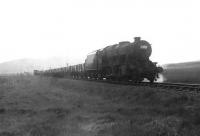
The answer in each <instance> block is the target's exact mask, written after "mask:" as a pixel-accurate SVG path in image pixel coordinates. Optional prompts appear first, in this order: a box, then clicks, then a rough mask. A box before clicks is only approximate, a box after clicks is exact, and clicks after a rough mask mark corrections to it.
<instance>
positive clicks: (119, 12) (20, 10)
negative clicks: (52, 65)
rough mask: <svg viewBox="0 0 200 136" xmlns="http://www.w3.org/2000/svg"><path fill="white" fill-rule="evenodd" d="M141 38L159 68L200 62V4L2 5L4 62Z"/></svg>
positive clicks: (76, 53)
mask: <svg viewBox="0 0 200 136" xmlns="http://www.w3.org/2000/svg"><path fill="white" fill-rule="evenodd" d="M135 36H140V37H141V38H142V39H144V40H147V41H149V42H150V43H151V44H152V48H153V52H152V56H151V59H152V60H153V61H157V62H158V63H160V64H165V63H173V62H183V61H194V60H200V3H199V2H198V0H196V1H193V0H187V1H186V0H1V1H0V62H3V61H7V60H12V59H20V58H47V57H52V56H62V57H66V58H69V59H71V61H77V63H79V62H81V61H84V59H85V58H86V55H87V54H88V53H89V52H91V51H93V50H96V49H99V48H103V47H105V46H107V45H111V44H115V43H118V42H120V41H127V40H129V41H133V37H135Z"/></svg>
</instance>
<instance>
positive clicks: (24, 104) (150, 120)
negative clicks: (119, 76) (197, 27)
mask: <svg viewBox="0 0 200 136" xmlns="http://www.w3.org/2000/svg"><path fill="white" fill-rule="evenodd" d="M199 98H200V96H199V94H193V93H190V94H185V93H176V92H174V91H172V90H164V89H153V88H149V87H133V86H120V85H112V84H103V83H95V82H87V81H73V80H68V79H55V78H39V77H34V76H12V77H7V78H1V79H0V136H65V135H69V136H94V135H96V136H112V135H113V136H125V135H126V136H129V135H130V136H155V135H157V136H179V135H180V136H191V135H193V136H195V135H196V136H197V135H199V134H200V130H199V126H200V103H199V102H200V99H199Z"/></svg>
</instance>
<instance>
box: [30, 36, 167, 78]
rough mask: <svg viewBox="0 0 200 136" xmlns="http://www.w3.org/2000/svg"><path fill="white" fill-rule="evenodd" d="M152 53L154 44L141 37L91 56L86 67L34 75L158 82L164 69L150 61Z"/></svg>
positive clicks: (68, 68) (101, 50) (80, 65)
mask: <svg viewBox="0 0 200 136" xmlns="http://www.w3.org/2000/svg"><path fill="white" fill-rule="evenodd" d="M151 53H152V48H151V45H150V44H149V43H148V42H147V41H145V40H141V39H140V37H135V41H134V42H132V43H131V42H129V41H124V42H119V43H118V44H115V45H111V46H107V47H105V48H103V49H99V50H96V51H94V52H92V53H89V54H88V55H87V58H86V59H85V63H83V64H78V65H73V66H67V67H62V68H57V69H49V70H45V71H38V70H34V74H35V75H46V76H57V77H71V78H95V79H109V80H123V81H134V82H141V81H143V80H144V78H146V79H148V80H149V81H150V82H154V81H155V80H156V79H157V78H158V74H159V73H161V72H162V71H163V69H162V67H157V66H156V65H157V63H156V62H152V61H151V60H150V59H149V57H150V55H151Z"/></svg>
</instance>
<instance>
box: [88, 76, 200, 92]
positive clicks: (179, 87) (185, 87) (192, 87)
mask: <svg viewBox="0 0 200 136" xmlns="http://www.w3.org/2000/svg"><path fill="white" fill-rule="evenodd" d="M89 81H95V82H103V83H111V84H119V85H133V86H149V87H154V88H165V89H173V90H176V91H197V92H200V84H185V83H170V82H163V83H159V82H155V83H150V82H140V83H133V82H124V81H107V80H92V79H90V80H89Z"/></svg>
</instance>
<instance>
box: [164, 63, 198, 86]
mask: <svg viewBox="0 0 200 136" xmlns="http://www.w3.org/2000/svg"><path fill="white" fill-rule="evenodd" d="M163 67H164V72H163V76H164V78H165V79H166V80H165V81H167V82H183V83H200V61H194V62H185V63H174V64H166V65H164V66H163Z"/></svg>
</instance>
